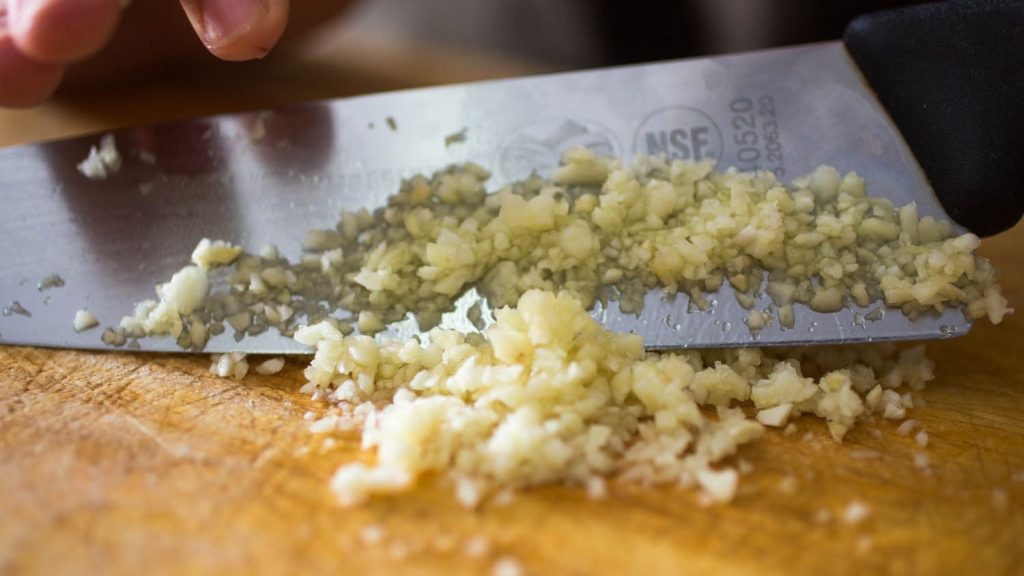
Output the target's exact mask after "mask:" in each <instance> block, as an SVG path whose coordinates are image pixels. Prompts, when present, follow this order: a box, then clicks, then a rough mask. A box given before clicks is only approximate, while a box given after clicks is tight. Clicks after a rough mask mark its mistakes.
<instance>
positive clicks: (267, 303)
mask: <svg viewBox="0 0 1024 576" xmlns="http://www.w3.org/2000/svg"><path fill="white" fill-rule="evenodd" d="M487 177H488V173H487V172H486V171H485V170H484V169H483V168H481V167H479V166H477V165H475V164H466V165H463V166H461V167H451V168H449V169H447V170H444V171H441V172H439V173H437V174H435V175H434V176H433V177H432V178H429V179H428V178H426V177H423V176H416V177H413V178H411V179H409V180H407V181H405V182H403V184H402V186H401V189H400V190H399V191H398V192H397V193H396V194H395V195H393V196H392V197H390V198H389V199H388V203H387V205H386V206H385V207H383V208H380V209H378V210H376V211H375V212H373V213H370V212H368V211H366V210H360V211H357V212H344V213H342V216H341V220H340V221H339V222H338V224H337V226H336V228H335V229H325V230H311V231H310V232H309V233H308V234H307V235H306V239H305V243H304V248H305V250H306V251H307V254H306V255H304V256H303V257H302V258H301V260H300V261H298V262H296V263H290V262H288V261H287V260H286V259H284V258H282V257H281V256H280V255H279V254H278V251H277V249H276V248H275V247H274V246H267V247H265V248H263V249H262V250H260V251H259V253H258V254H245V253H243V252H241V250H240V249H239V248H238V247H236V246H232V245H230V244H227V243H225V242H223V241H219V240H218V241H210V240H208V239H203V241H202V242H201V243H200V244H199V246H197V248H196V250H195V252H194V254H193V262H194V265H193V266H189V267H186V268H184V269H182V270H181V271H180V272H178V273H177V274H176V275H175V276H174V277H173V278H172V279H171V281H170V282H169V283H168V284H165V285H163V286H162V287H161V288H160V289H158V296H159V300H147V301H145V302H142V303H140V304H138V305H137V307H136V310H135V313H134V314H133V315H132V316H129V317H126V318H125V319H124V320H123V321H122V322H121V325H120V327H118V328H117V329H116V330H114V329H112V331H108V333H106V336H107V338H105V339H109V340H110V341H111V342H112V343H114V344H119V343H120V344H123V343H124V342H125V340H126V338H138V337H142V336H145V335H158V334H169V335H171V336H172V337H174V338H176V339H177V340H178V343H179V345H181V346H182V347H184V348H191V349H194V350H201V349H202V348H203V347H204V345H205V344H206V342H207V340H208V338H209V337H210V336H211V335H216V334H220V333H221V332H224V331H225V330H226V329H228V328H230V329H232V330H233V331H234V333H235V336H236V337H237V338H241V337H243V336H245V335H255V334H259V333H260V332H262V331H264V330H267V329H269V328H275V329H277V330H279V331H281V332H282V333H284V334H286V335H291V334H294V331H295V330H296V329H297V328H298V327H299V326H301V325H302V324H303V323H305V324H313V323H316V322H318V321H320V320H324V319H328V318H332V314H334V313H335V312H337V311H338V310H344V311H347V312H348V313H349V316H348V318H347V319H341V320H339V319H338V318H337V315H334V317H333V319H331V320H330V321H332V322H334V324H335V326H336V327H337V328H338V329H339V330H341V331H343V332H346V333H348V332H351V331H354V330H356V329H358V331H359V332H360V333H362V334H373V333H375V332H378V331H381V330H383V329H384V328H385V327H386V326H387V325H388V324H390V323H391V322H395V321H399V320H402V319H404V318H406V317H407V316H408V315H412V316H413V317H414V318H415V319H416V321H417V323H418V325H419V327H420V329H422V330H428V329H430V328H432V327H434V326H436V325H437V324H438V323H439V321H440V319H441V315H442V314H443V313H445V312H448V311H450V310H452V306H453V303H454V301H455V299H456V298H457V297H458V296H459V295H460V294H461V293H463V292H465V291H466V290H468V289H470V288H476V289H477V290H478V291H479V293H481V294H482V295H483V296H484V297H486V298H487V299H488V301H489V303H490V305H491V306H490V308H492V309H493V308H497V307H500V306H508V305H512V304H514V303H515V302H516V301H517V300H518V298H519V297H520V296H521V295H522V294H523V293H524V292H526V291H527V290H531V289H541V290H549V291H561V290H564V291H568V292H570V293H571V294H573V295H574V296H575V297H576V298H578V299H579V300H580V301H581V302H582V303H583V306H584V307H585V308H589V307H591V306H592V305H593V304H594V303H595V301H596V300H598V299H605V298H608V297H612V298H615V299H616V300H618V304H619V308H620V310H622V311H623V312H631V311H637V310H639V308H640V306H641V305H642V302H643V296H644V294H645V293H646V291H647V290H648V289H649V288H651V287H655V286H660V287H662V288H664V289H665V290H666V291H667V292H668V293H670V294H671V293H673V292H684V293H686V294H688V295H689V296H690V298H691V303H693V304H694V305H695V306H697V307H698V308H703V307H706V306H707V305H708V303H707V300H706V299H705V298H704V297H703V294H704V293H706V292H709V291H714V290H717V289H718V288H719V287H720V286H721V285H722V284H723V283H724V282H729V283H730V284H731V286H732V287H733V289H734V293H735V294H736V298H737V299H738V300H739V302H740V304H741V305H743V306H744V307H746V308H748V309H751V311H750V313H749V315H748V317H747V318H746V323H747V325H748V327H750V329H751V330H753V331H756V330H758V329H759V328H761V327H763V326H765V325H767V324H768V323H770V322H772V321H773V320H774V318H773V316H772V315H771V314H770V313H769V312H767V311H758V310H753V309H752V308H753V306H754V304H755V303H756V300H757V296H758V295H759V294H760V293H762V292H764V293H767V294H768V295H769V296H770V297H771V299H772V300H773V302H774V305H775V308H774V310H772V311H771V312H772V313H774V314H776V315H777V318H778V322H779V324H780V326H782V327H783V328H791V327H792V326H793V325H794V322H795V318H796V315H797V314H798V313H799V311H798V310H794V305H795V304H797V303H803V304H806V305H807V306H808V307H810V308H811V309H813V310H816V311H819V312H830V311H836V310H839V309H841V308H843V307H845V306H847V305H849V304H850V303H851V302H852V303H856V304H857V305H859V306H868V305H870V304H871V303H872V302H875V301H878V300H881V301H883V302H884V304H885V305H887V306H890V307H898V308H900V309H902V310H903V312H905V313H906V314H908V315H909V316H910V317H912V318H913V317H916V316H918V315H920V314H923V313H927V312H931V311H938V312H941V311H943V310H945V309H946V308H947V307H950V306H962V307H963V311H964V313H965V315H967V316H968V317H969V318H972V319H973V318H980V317H983V316H988V317H989V318H990V319H991V321H992V322H996V323H998V322H999V321H1000V320H1001V319H1002V317H1003V316H1004V315H1005V314H1006V313H1007V312H1008V311H1009V309H1008V308H1007V303H1006V299H1005V298H1003V296H1002V293H1001V289H1000V287H999V285H998V284H997V283H996V277H997V273H996V271H995V270H994V268H993V267H992V266H991V265H990V264H989V262H988V261H987V260H986V259H984V258H981V257H978V256H976V255H975V254H974V252H973V251H974V249H975V248H976V247H977V246H978V242H979V241H978V238H977V237H976V236H974V235H973V234H963V235H960V236H955V235H954V232H953V227H952V226H951V225H950V224H949V223H948V222H939V221H936V220H934V219H933V218H931V217H930V216H926V217H924V218H918V215H917V209H916V206H915V205H914V204H908V205H906V206H903V207H901V208H898V209H897V208H895V207H893V205H892V203H891V202H890V201H889V200H888V199H885V198H876V197H871V196H868V195H867V193H866V187H865V183H864V181H863V180H862V179H861V178H860V177H859V176H857V175H856V174H855V173H852V172H851V173H848V174H846V175H842V176H841V175H840V174H839V173H838V172H837V171H836V170H835V169H833V168H830V167H827V166H823V167H821V168H818V169H817V170H816V171H815V172H814V173H813V174H811V175H810V176H808V177H806V178H801V179H797V180H796V181H794V183H793V186H792V187H791V188H787V187H786V186H784V185H783V184H781V183H780V182H779V181H778V180H776V178H775V176H774V175H773V174H771V173H769V172H756V173H753V172H749V173H742V172H736V171H733V170H729V171H726V172H724V173H718V172H715V171H714V170H713V168H712V165H711V163H709V162H704V163H698V164H694V163H688V162H683V161H673V162H672V163H668V162H666V161H664V160H661V159H658V158H638V159H637V160H636V161H634V163H633V164H632V165H629V166H620V165H619V164H618V163H617V162H616V161H614V160H610V159H606V158H601V157H596V156H594V155H593V153H591V152H590V151H589V150H586V149H576V150H573V151H570V152H569V153H568V154H566V157H565V159H564V165H563V166H562V167H561V168H559V169H558V170H557V171H556V172H555V174H554V177H553V179H552V180H551V181H548V180H544V179H542V178H540V177H537V176H534V177H531V178H529V179H527V180H525V181H523V182H516V183H513V184H510V185H508V186H506V187H504V188H502V189H501V190H499V191H497V192H496V193H493V194H488V193H487V191H486V189H485V187H484V182H485V180H486V179H487ZM225 266H226V267H229V272H230V274H229V275H228V276H227V279H228V284H229V288H228V289H227V290H221V291H219V292H218V291H215V292H213V293H210V283H209V278H208V274H209V271H210V270H211V268H215V267H225Z"/></svg>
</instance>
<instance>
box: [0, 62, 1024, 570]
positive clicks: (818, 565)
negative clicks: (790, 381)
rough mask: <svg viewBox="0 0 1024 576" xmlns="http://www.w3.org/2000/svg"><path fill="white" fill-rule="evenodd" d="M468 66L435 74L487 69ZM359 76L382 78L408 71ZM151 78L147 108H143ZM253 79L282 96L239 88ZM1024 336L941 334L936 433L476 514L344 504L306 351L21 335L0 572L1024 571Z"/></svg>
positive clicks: (808, 448)
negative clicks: (736, 473) (741, 471)
mask: <svg viewBox="0 0 1024 576" xmlns="http://www.w3.org/2000/svg"><path fill="white" fill-rule="evenodd" d="M412 68H416V69H418V70H420V69H422V62H419V61H417V63H416V65H415V66H413V67H412ZM442 68H443V67H440V68H438V69H442ZM410 69H411V68H410ZM457 69H458V68H448V70H449V72H448V74H449V75H448V76H444V75H443V74H439V76H438V78H437V79H438V80H455V79H459V80H461V79H466V77H467V76H470V77H472V76H473V75H474V74H473V73H472V72H469V73H466V74H463V76H462V77H457V76H456V77H452V75H451V74H452V73H451V72H450V71H451V70H457ZM484 69H486V70H487V72H486V74H493V73H494V70H495V68H493V67H484V68H481V70H484ZM498 69H499V70H500V68H498ZM293 70H294V68H293ZM463 70H464V69H463ZM321 72H322V71H321ZM335 72H337V70H335ZM311 73H312V72H310V74H311ZM343 73H345V74H349V78H351V82H352V85H354V86H358V87H362V88H368V89H376V88H390V87H395V86H394V85H395V84H399V85H400V84H401V82H391V81H390V80H388V81H383V82H382V81H380V79H379V78H372V79H370V80H367V77H366V75H365V74H364V75H362V76H360V75H359V73H358V71H353V70H352V69H350V68H349V69H345V70H344V72H343ZM292 74H293V75H291V76H285V78H286V81H283V82H282V81H279V82H273V83H271V86H270V87H269V88H268V87H267V84H265V83H264V82H265V80H266V76H256V77H251V78H250V77H248V76H241V77H239V78H241V80H240V79H239V78H235V79H233V80H232V81H231V82H229V83H222V84H218V83H214V84H212V85H211V86H206V87H204V88H202V89H200V90H191V91H189V93H188V94H182V93H180V92H174V91H171V92H167V93H163V92H161V91H160V90H158V89H156V88H154V87H153V85H148V86H147V87H145V88H141V89H135V90H134V91H133V90H132V89H129V88H122V89H121V90H120V91H114V90H111V91H106V92H105V95H104V97H103V98H99V97H97V96H96V95H95V94H93V95H88V94H86V95H84V96H81V97H80V98H79V99H77V100H74V101H71V102H70V103H63V104H61V103H58V104H54V105H48V106H47V107H45V108H43V109H40V110H35V111H31V112H27V113H10V112H0V141H2V142H7V143H13V142H19V141H31V140H34V139H37V138H40V137H44V136H47V137H49V136H60V135H65V134H69V133H72V132H79V131H82V130H90V129H103V128H107V127H110V126H114V125H121V124H124V123H137V122H147V121H151V120H154V119H157V118H160V117H166V116H174V115H181V114H183V113H196V112H209V111H216V110H224V109H230V108H232V107H236V106H239V105H253V104H255V105H260V106H262V105H267V104H273V103H278V102H281V101H286V100H291V99H297V98H301V97H307V96H323V95H325V94H323V93H322V92H318V90H320V91H322V90H323V89H324V88H323V87H322V85H318V84H316V83H308V84H303V83H302V82H301V80H302V78H303V74H306V73H305V72H297V73H296V72H292ZM479 75H480V76H482V75H485V73H483V72H480V73H479ZM317 77H322V76H317ZM417 81H419V80H417ZM239 82H248V83H249V88H248V89H246V88H243V89H239ZM259 86H262V88H260V89H259V90H257V89H256V88H257V87H259ZM282 86H283V88H282ZM296 86H298V88H296ZM303 86H310V87H313V88H308V89H304V88H303ZM140 90H143V91H144V92H142V93H143V94H145V100H144V102H146V105H145V106H141V107H140V106H134V107H133V106H126V105H125V104H126V103H129V102H139V99H138V95H139V94H140ZM261 90H262V92H260V91H261ZM334 90H336V91H337V92H338V93H341V92H344V90H341V89H338V88H337V87H335V88H334ZM254 91H255V92H257V93H264V94H266V95H265V96H264V97H263V99H262V100H259V101H258V102H253V101H251V100H245V101H241V102H240V101H239V100H237V98H251V96H238V94H240V93H244V94H252V93H253V92H254ZM115 93H116V94H118V96H117V97H111V96H109V95H110V94H115ZM232 95H234V96H232ZM232 98H234V100H233V99H232ZM0 193H2V191H0ZM1022 247H1024V225H1019V226H1017V228H1016V229H1014V230H1012V231H1010V232H1009V233H1006V234H1003V235H1001V236H999V237H996V238H992V239H989V240H986V241H985V243H984V245H983V247H982V250H981V252H982V253H983V254H985V255H987V256H989V257H991V258H992V259H993V260H994V261H995V263H996V264H997V266H999V267H1000V268H1001V269H1002V270H1003V272H1004V282H1003V283H1004V287H1005V288H1006V294H1007V296H1008V298H1009V299H1010V300H1011V303H1016V304H1017V305H1018V306H1024V251H1022ZM0 322H2V319H0ZM1022 336H1024V314H1018V315H1014V316H1010V317H1009V318H1008V319H1007V321H1006V322H1005V323H1004V324H1002V325H1000V326H997V327H993V326H990V325H987V324H984V323H981V324H980V325H979V326H978V327H977V328H975V330H973V331H972V332H971V333H970V335H968V336H966V337H964V338H959V339H954V340H947V341H942V342H936V343H934V344H932V345H930V346H929V350H930V353H931V354H932V355H933V357H934V358H936V360H937V361H938V378H937V379H936V381H935V382H934V383H933V384H931V385H930V386H929V387H928V389H927V390H926V391H925V392H924V393H923V398H924V399H925V400H926V401H927V406H926V407H921V408H918V409H915V410H914V411H913V415H912V417H913V418H915V419H917V420H919V421H920V423H921V427H922V428H923V429H924V430H927V432H928V434H929V442H928V445H927V447H926V448H921V447H920V446H918V445H917V444H916V443H915V441H914V440H913V439H912V438H910V437H907V436H903V435H900V434H898V433H897V432H896V425H895V424H893V423H890V422H881V423H878V424H875V425H873V426H861V427H858V428H857V429H856V430H855V431H853V432H852V433H850V434H849V435H848V436H847V439H846V441H845V442H844V443H843V444H836V443H835V442H833V441H832V440H831V439H830V438H829V436H828V433H827V431H826V430H825V428H824V427H823V426H822V425H821V424H820V423H818V422H813V421H810V420H800V421H799V422H798V424H799V428H800V430H799V432H798V433H797V434H794V435H791V436H783V435H782V434H779V433H772V434H768V435H767V437H766V438H764V439H763V440H762V441H760V442H758V443H756V444H755V445H753V446H750V447H748V448H746V449H744V450H743V451H742V456H743V458H745V459H747V460H748V461H749V462H750V463H752V464H753V471H752V472H751V473H750V474H748V475H746V476H745V477H744V478H743V480H742V482H741V487H740V491H739V495H738V497H737V498H736V500H735V501H734V502H733V503H731V504H729V505H725V506H718V507H712V508H704V507H701V506H700V505H699V504H698V501H697V498H696V497H695V495H694V493H692V492H688V491H684V490H680V489H675V488H671V487H668V488H657V489H650V488H641V487H636V486H629V485H619V484H612V486H611V491H610V496H609V497H608V498H607V499H605V500H600V501H593V500H589V499H588V498H587V497H586V496H585V495H584V494H583V493H581V492H580V491H578V490H572V489H566V488H560V487H551V488H543V489H538V490H534V491H531V492H528V493H525V494H522V495H520V496H518V497H517V498H516V499H515V501H513V502H511V503H505V504H504V505H497V504H488V505H484V506H483V507H481V508H480V509H477V510H466V509H464V508H462V507H461V506H459V505H458V504H457V503H456V502H455V500H454V498H453V497H452V489H451V486H450V485H449V484H448V483H446V482H445V481H443V480H437V479H428V480H427V481H426V482H424V483H423V485H422V487H421V488H419V489H417V490H416V491H414V492H412V493H410V494H408V495H402V496H398V497H392V498H387V499H381V500H376V501H373V502H371V503H369V504H367V505H365V506H361V507H358V508H350V509H345V508H341V507H339V506H337V505H336V504H335V503H334V501H333V499H332V497H331V494H330V493H329V491H328V488H327V483H328V480H329V478H330V476H331V474H332V473H333V472H334V470H335V469H336V468H337V467H338V466H339V465H341V464H343V463H346V462H351V461H353V460H354V459H359V458H365V456H364V455H361V454H359V451H358V439H357V438H356V437H355V435H350V436H338V437H335V438H334V439H332V440H331V441H327V440H325V438H324V437H315V436H313V435H311V434H310V433H309V432H308V425H309V423H308V422H307V421H306V420H305V419H304V414H306V412H307V411H311V412H313V413H320V412H322V411H323V409H324V407H323V406H322V405H320V404H317V403H314V402H311V401H310V400H309V398H308V397H307V396H305V395H302V394H300V393H299V392H298V388H299V386H300V385H301V384H302V383H303V378H302V374H301V370H302V361H301V360H293V361H290V362H289V363H288V365H287V367H286V369H285V370H284V372H283V373H281V374H279V375H275V376H271V377H263V376H258V375H252V376H249V377H247V378H246V379H245V380H244V381H242V382H237V381H232V380H223V379H218V378H214V377H211V376H210V375H209V374H208V372H207V368H208V365H209V361H208V360H207V359H206V358H205V357H203V356H170V355H154V354H124V353H93V352H74V351H52V350H43V349H34V348H15V347H8V348H2V347H0V573H2V574H22V573H25V574H84V573H102V574H137V573H140V572H143V573H147V574H164V573H173V574H180V573H213V572H224V571H227V572H230V573H272V574H280V573H316V574H319V573H330V574H347V573H370V574H416V573H425V572H437V573H442V574H481V573H484V574H488V573H491V570H492V569H493V568H494V566H495V563H496V562H497V561H498V560H499V559H501V558H503V557H509V558H514V559H515V561H516V562H518V563H519V564H520V565H521V566H522V567H523V568H524V569H525V571H526V573H529V574H716V575H725V574H754V573H757V574H762V575H763V574H823V573H828V574H831V573H837V574H843V573H849V574H860V573H869V572H870V573H875V572H880V573H894V574H944V573H949V574H967V573H977V574H1024V340H1022V338H1021V337H1022ZM917 453H924V454H927V457H928V459H929V461H930V465H931V473H930V474H924V473H922V472H921V471H919V470H918V469H917V468H915V465H914V457H915V454H917ZM855 501H856V502H862V503H863V504H865V505H866V506H867V507H868V510H869V514H868V516H867V518H866V519H865V520H864V521H862V522H860V523H858V524H855V525H849V524H847V523H844V522H843V521H841V520H840V519H839V517H841V516H842V514H843V511H844V510H845V509H846V507H847V506H848V505H849V504H850V503H852V502H855ZM480 537H482V538H480Z"/></svg>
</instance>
